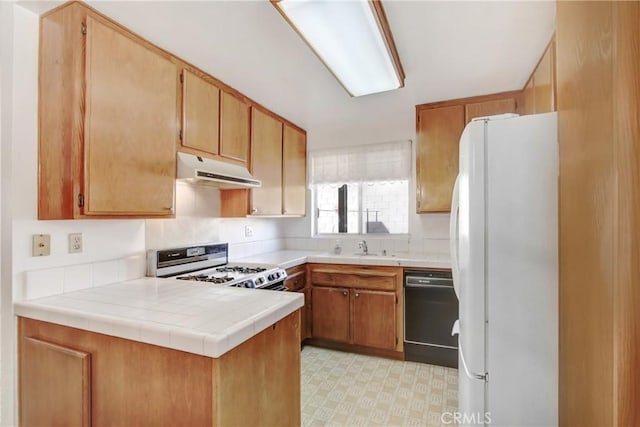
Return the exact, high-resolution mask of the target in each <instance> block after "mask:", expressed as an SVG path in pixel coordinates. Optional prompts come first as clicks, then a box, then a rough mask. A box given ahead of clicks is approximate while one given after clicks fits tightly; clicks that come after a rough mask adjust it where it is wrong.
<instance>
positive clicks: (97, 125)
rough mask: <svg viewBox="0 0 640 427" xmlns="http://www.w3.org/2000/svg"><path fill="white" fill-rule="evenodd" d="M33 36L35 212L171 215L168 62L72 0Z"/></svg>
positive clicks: (172, 96) (171, 68)
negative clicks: (36, 50)
mask: <svg viewBox="0 0 640 427" xmlns="http://www.w3.org/2000/svg"><path fill="white" fill-rule="evenodd" d="M40 40H41V46H40V82H39V83H40V90H39V174H38V192H39V193H38V218H39V219H69V218H86V217H93V218H96V217H114V216H121V217H170V216H172V215H173V207H174V189H175V169H176V160H175V147H176V142H177V136H178V126H177V123H178V120H177V119H178V115H177V113H178V112H177V92H178V86H177V85H178V72H177V68H176V65H175V64H174V63H173V62H172V61H171V59H170V57H168V55H166V54H165V53H164V52H163V51H161V50H159V49H157V48H155V47H154V46H152V45H150V44H149V43H147V42H145V41H144V40H142V39H140V38H138V37H136V36H135V35H133V34H131V33H129V32H128V31H126V30H124V29H123V28H121V27H119V26H117V25H115V24H113V23H111V22H109V21H108V20H106V19H104V18H102V17H101V16H99V15H98V14H95V13H94V12H92V11H91V10H90V9H89V8H87V7H85V6H83V5H81V4H80V3H70V4H68V5H65V6H64V7H61V8H58V9H55V10H54V11H53V12H51V13H49V14H47V15H44V16H42V17H41V37H40ZM123 64H126V66H123Z"/></svg>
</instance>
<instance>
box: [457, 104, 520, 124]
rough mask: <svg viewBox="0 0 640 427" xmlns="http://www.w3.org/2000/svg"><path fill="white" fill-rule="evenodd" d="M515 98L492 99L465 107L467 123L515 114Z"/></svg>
mask: <svg viewBox="0 0 640 427" xmlns="http://www.w3.org/2000/svg"><path fill="white" fill-rule="evenodd" d="M515 112H516V100H515V98H505V99H492V100H490V101H483V102H475V103H473V104H467V105H465V123H469V122H470V121H471V119H474V118H476V117H484V116H493V115H494V114H503V113H515Z"/></svg>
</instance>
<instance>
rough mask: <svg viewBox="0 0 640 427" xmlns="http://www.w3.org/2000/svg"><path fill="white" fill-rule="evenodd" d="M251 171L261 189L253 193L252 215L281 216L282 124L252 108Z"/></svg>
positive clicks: (253, 190)
mask: <svg viewBox="0 0 640 427" xmlns="http://www.w3.org/2000/svg"><path fill="white" fill-rule="evenodd" d="M251 171H252V173H253V176H255V177H256V178H258V179H259V180H261V181H262V187H260V188H254V189H252V190H251V214H254V215H280V214H281V213H282V122H281V121H279V120H276V119H274V118H273V117H272V116H270V115H268V114H265V113H264V112H262V111H260V110H258V109H257V108H253V109H252V112H251Z"/></svg>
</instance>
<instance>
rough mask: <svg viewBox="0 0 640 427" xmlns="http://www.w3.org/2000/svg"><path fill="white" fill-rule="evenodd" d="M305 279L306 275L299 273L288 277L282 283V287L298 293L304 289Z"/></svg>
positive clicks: (302, 272)
mask: <svg viewBox="0 0 640 427" xmlns="http://www.w3.org/2000/svg"><path fill="white" fill-rule="evenodd" d="M305 279H306V274H304V271H300V272H297V273H293V274H291V275H289V277H287V279H286V280H285V281H284V285H285V286H286V287H287V289H288V290H290V291H299V290H300V289H303V288H304V285H305V282H306V280H305Z"/></svg>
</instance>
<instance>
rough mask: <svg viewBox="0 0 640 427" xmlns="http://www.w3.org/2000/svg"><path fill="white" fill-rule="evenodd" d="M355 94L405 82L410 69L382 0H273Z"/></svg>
mask: <svg viewBox="0 0 640 427" xmlns="http://www.w3.org/2000/svg"><path fill="white" fill-rule="evenodd" d="M272 4H273V5H274V6H275V7H276V8H277V9H278V10H279V11H280V13H281V14H282V15H283V16H284V17H285V19H286V20H287V21H288V22H289V24H290V25H291V26H292V27H293V28H294V29H295V30H296V31H297V32H298V34H300V36H301V37H302V38H303V39H304V40H305V42H306V43H307V44H308V45H309V46H310V47H311V49H312V50H313V51H314V52H315V54H316V55H317V56H318V57H319V58H320V60H321V61H322V62H323V63H324V64H325V65H326V66H327V68H329V70H330V71H331V72H332V73H333V75H334V76H335V77H336V79H338V81H339V82H340V83H341V84H342V86H343V87H344V88H345V89H346V90H347V92H349V94H351V95H352V96H362V95H369V94H372V93H378V92H385V91H388V90H393V89H398V88H400V87H402V86H404V73H403V71H402V66H401V65H400V61H399V59H398V56H397V52H396V49H395V44H394V43H393V38H392V37H391V31H390V30H389V28H388V24H387V21H386V17H385V15H384V10H383V9H382V5H381V4H380V3H379V1H375V2H371V1H366V0H351V1H322V0H279V1H276V0H272Z"/></svg>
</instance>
